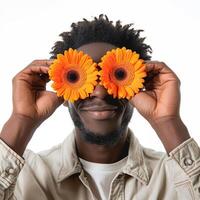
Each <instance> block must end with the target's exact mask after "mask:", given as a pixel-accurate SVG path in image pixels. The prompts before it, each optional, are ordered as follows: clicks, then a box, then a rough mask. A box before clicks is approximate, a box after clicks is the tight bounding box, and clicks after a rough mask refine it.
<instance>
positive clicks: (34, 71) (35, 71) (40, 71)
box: [22, 65, 49, 75]
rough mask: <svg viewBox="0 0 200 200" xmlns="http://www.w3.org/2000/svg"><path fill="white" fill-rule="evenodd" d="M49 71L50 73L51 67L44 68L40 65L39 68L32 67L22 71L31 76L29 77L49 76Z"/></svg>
mask: <svg viewBox="0 0 200 200" xmlns="http://www.w3.org/2000/svg"><path fill="white" fill-rule="evenodd" d="M48 71H49V67H47V66H42V65H38V66H32V65H31V66H29V67H27V68H25V69H24V70H22V72H23V73H25V74H29V75H34V74H38V75H39V74H48Z"/></svg>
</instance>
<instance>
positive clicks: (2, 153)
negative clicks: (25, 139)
mask: <svg viewBox="0 0 200 200" xmlns="http://www.w3.org/2000/svg"><path fill="white" fill-rule="evenodd" d="M24 164H25V160H24V159H23V158H22V157H20V156H19V155H18V154H17V153H16V152H14V151H13V150H12V149H11V148H10V147H9V146H8V145H7V144H5V143H4V142H3V141H2V140H1V139H0V200H8V199H9V200H12V199H15V198H14V189H15V185H16V181H17V177H18V175H19V173H20V171H21V169H22V168H23V166H24Z"/></svg>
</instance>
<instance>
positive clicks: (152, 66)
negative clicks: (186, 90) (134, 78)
mask: <svg viewBox="0 0 200 200" xmlns="http://www.w3.org/2000/svg"><path fill="white" fill-rule="evenodd" d="M145 65H146V71H147V72H150V71H156V72H161V73H174V72H173V71H172V70H171V69H170V68H169V67H168V66H167V65H166V64H165V63H164V62H159V61H145Z"/></svg>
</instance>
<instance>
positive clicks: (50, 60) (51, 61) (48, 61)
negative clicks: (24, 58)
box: [29, 59, 54, 67]
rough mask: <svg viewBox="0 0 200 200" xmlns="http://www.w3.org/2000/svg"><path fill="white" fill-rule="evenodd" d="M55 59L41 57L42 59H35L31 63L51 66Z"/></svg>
mask: <svg viewBox="0 0 200 200" xmlns="http://www.w3.org/2000/svg"><path fill="white" fill-rule="evenodd" d="M53 61H54V59H41V60H34V61H33V62H32V63H30V64H29V66H30V65H39V66H46V67H49V66H50V65H51V64H52V63H53Z"/></svg>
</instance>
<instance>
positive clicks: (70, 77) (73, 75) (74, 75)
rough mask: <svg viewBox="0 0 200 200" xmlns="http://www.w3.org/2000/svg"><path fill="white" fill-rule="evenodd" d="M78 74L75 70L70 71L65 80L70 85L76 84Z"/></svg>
mask: <svg viewBox="0 0 200 200" xmlns="http://www.w3.org/2000/svg"><path fill="white" fill-rule="evenodd" d="M79 78H80V77H79V74H78V72H77V71H75V70H70V71H69V72H68V73H67V80H68V81H69V82H71V83H76V82H77V81H78V80H79Z"/></svg>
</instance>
